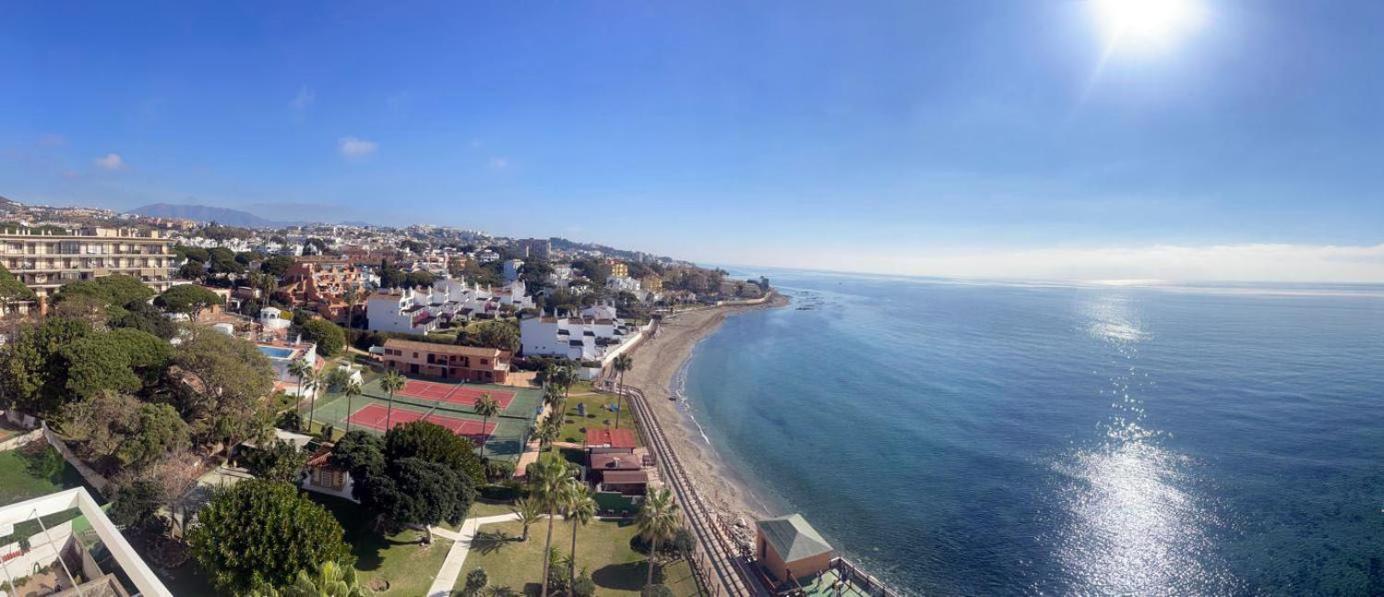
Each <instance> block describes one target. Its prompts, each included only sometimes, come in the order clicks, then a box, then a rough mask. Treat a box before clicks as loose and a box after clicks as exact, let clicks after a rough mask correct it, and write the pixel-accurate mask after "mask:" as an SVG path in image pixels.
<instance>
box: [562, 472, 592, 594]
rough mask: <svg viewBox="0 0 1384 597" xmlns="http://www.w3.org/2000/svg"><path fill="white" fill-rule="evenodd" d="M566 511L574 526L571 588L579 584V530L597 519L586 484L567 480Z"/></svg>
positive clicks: (568, 575)
mask: <svg viewBox="0 0 1384 597" xmlns="http://www.w3.org/2000/svg"><path fill="white" fill-rule="evenodd" d="M562 497H563V498H564V501H565V502H566V503H565V504H564V509H565V510H566V511H567V512H566V514H567V522H569V523H571V524H572V551H571V552H570V553H571V554H572V557H571V563H570V564H568V566H567V577H568V584H569V586H574V587H575V586H576V583H577V528H578V527H584V526H586V525H588V524H590V523H591V519H593V518H595V517H596V500H594V499H592V498H591V490H590V489H589V488H588V487H587V486H586V484H585V483H583V482H581V481H578V480H576V479H568V480H567V488H566V489H565V490H564V492H563V496H562Z"/></svg>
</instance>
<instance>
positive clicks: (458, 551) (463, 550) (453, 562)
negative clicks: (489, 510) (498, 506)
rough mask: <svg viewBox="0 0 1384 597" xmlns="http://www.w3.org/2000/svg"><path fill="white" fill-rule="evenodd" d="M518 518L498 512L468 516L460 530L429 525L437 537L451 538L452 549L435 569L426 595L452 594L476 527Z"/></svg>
mask: <svg viewBox="0 0 1384 597" xmlns="http://www.w3.org/2000/svg"><path fill="white" fill-rule="evenodd" d="M511 520H519V515H518V514H514V513H510V514H500V515H497V516H485V517H481V518H468V519H466V522H465V523H462V525H461V532H459V533H457V532H452V531H449V530H447V529H442V528H437V527H429V528H428V530H429V531H431V532H432V533H433V534H434V535H437V536H438V537H443V538H446V539H451V540H452V541H453V543H452V549H451V550H450V551H448V552H447V559H446V560H444V561H443V562H442V569H441V570H438V571H437V578H436V579H435V580H433V584H432V586H431V587H429V588H428V597H447V596H448V595H451V594H452V587H453V586H455V585H456V584H457V576H460V575H461V566H462V565H463V564H465V563H466V554H467V553H469V552H470V551H471V540H472V539H474V538H475V537H476V529H478V528H480V526H481V525H483V524H495V523H497V522H509V521H511Z"/></svg>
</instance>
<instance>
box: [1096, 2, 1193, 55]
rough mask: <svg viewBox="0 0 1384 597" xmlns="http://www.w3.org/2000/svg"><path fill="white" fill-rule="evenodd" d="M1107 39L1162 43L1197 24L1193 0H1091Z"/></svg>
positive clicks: (1151, 43)
mask: <svg viewBox="0 0 1384 597" xmlns="http://www.w3.org/2000/svg"><path fill="white" fill-rule="evenodd" d="M1092 3H1093V4H1094V5H1095V11H1096V17H1097V18H1098V19H1100V22H1101V26H1102V27H1103V28H1104V29H1105V31H1106V33H1107V35H1109V36H1110V37H1111V42H1112V43H1115V44H1124V43H1126V42H1136V43H1140V44H1149V45H1162V44H1166V43H1169V42H1171V41H1173V40H1174V39H1175V38H1177V37H1179V36H1180V35H1182V34H1183V33H1186V32H1187V31H1189V30H1190V29H1193V28H1195V27H1196V26H1197V25H1198V24H1200V22H1201V19H1202V17H1203V15H1202V7H1201V5H1200V3H1199V2H1198V1H1197V0H1093V1H1092Z"/></svg>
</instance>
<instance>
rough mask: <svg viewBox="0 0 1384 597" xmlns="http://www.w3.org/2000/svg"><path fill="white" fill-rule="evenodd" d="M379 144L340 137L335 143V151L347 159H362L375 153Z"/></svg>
mask: <svg viewBox="0 0 1384 597" xmlns="http://www.w3.org/2000/svg"><path fill="white" fill-rule="evenodd" d="M379 147H380V146H379V144H378V143H375V142H374V141H366V140H365V139H359V138H356V137H342V138H341V139H340V140H339V141H337V149H338V150H339V151H341V155H342V156H344V157H347V158H363V157H365V156H368V155H370V154H373V153H375V150H377V149H379Z"/></svg>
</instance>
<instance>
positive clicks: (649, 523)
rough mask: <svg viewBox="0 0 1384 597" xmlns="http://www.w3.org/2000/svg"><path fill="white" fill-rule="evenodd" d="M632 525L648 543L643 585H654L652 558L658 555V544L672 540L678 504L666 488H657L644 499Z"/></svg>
mask: <svg viewBox="0 0 1384 597" xmlns="http://www.w3.org/2000/svg"><path fill="white" fill-rule="evenodd" d="M634 524H635V526H636V527H638V528H639V536H640V537H641V538H643V539H644V540H645V541H648V542H650V544H651V545H652V547H651V548H650V549H649V578H648V580H647V581H646V582H645V583H644V584H645V585H653V584H654V557H655V556H656V555H657V554H658V544H659V542H660V541H666V540H668V539H672V538H673V534H674V533H676V532H677V530H678V504H677V502H676V501H674V499H673V493H672V492H671V491H668V488H667V487H659V488H657V489H653V490H651V491H650V492H649V494H648V495H647V496H645V497H644V505H643V506H642V507H640V508H639V515H638V516H636V517H635V519H634Z"/></svg>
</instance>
